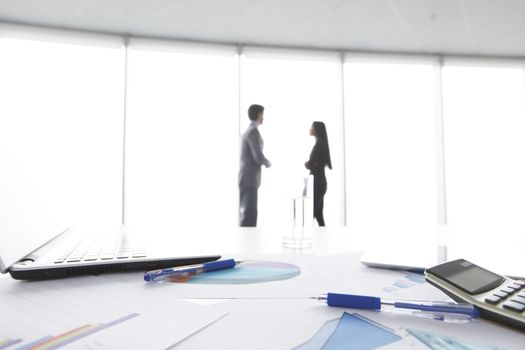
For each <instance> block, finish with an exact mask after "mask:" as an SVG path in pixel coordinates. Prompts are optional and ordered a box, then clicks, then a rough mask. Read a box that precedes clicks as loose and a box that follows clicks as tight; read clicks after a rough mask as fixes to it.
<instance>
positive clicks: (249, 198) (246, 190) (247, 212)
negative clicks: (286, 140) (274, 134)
mask: <svg viewBox="0 0 525 350" xmlns="http://www.w3.org/2000/svg"><path fill="white" fill-rule="evenodd" d="M248 117H249V118H250V120H251V123H250V126H248V129H246V131H245V132H244V134H243V136H242V144H241V168H240V171H239V192H240V225H241V226H248V227H249V226H252V227H255V226H257V191H258V189H259V186H260V185H261V166H263V165H264V166H265V167H267V168H269V167H270V166H271V163H270V161H269V160H268V159H266V157H265V156H264V154H263V147H264V142H263V139H262V137H261V134H260V133H259V129H258V127H259V125H261V124H262V123H263V120H264V107H263V106H261V105H251V106H250V108H248Z"/></svg>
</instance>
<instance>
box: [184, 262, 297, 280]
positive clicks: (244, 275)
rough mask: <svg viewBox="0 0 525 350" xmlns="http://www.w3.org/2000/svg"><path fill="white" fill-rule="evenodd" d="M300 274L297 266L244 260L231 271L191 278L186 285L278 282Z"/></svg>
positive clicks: (215, 272) (203, 274)
mask: <svg viewBox="0 0 525 350" xmlns="http://www.w3.org/2000/svg"><path fill="white" fill-rule="evenodd" d="M300 273H301V269H300V268H299V266H296V265H293V264H288V263H283V262H276V261H262V260H246V261H243V262H242V263H241V264H239V265H237V266H236V267H235V268H233V269H226V270H220V271H213V272H209V273H202V274H200V275H197V276H193V277H192V278H191V279H190V280H189V281H188V283H198V284H249V283H262V282H270V281H280V280H285V279H289V278H292V277H295V276H297V275H299V274H300Z"/></svg>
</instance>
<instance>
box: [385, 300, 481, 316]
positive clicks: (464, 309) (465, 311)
mask: <svg viewBox="0 0 525 350" xmlns="http://www.w3.org/2000/svg"><path fill="white" fill-rule="evenodd" d="M394 307H396V308H402V309H411V310H420V311H428V312H439V313H449V314H462V315H468V316H470V317H472V318H478V317H479V310H478V309H477V308H476V307H475V306H473V305H439V304H434V305H425V304H412V303H403V302H396V303H394Z"/></svg>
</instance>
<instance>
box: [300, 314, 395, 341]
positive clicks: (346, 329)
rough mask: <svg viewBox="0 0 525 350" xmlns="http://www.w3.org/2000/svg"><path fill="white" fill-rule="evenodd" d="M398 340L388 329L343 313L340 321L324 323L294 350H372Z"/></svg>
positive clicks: (362, 317) (363, 318)
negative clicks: (310, 337)
mask: <svg viewBox="0 0 525 350" xmlns="http://www.w3.org/2000/svg"><path fill="white" fill-rule="evenodd" d="M335 322H336V323H335ZM398 340H401V337H400V336H399V335H397V334H395V332H394V331H393V330H391V329H390V328H387V327H385V326H383V325H381V324H379V323H376V322H374V321H372V320H370V319H368V318H366V317H364V316H361V315H359V314H355V313H354V314H349V313H347V312H345V313H343V315H342V316H341V318H340V319H338V320H331V321H328V322H326V323H325V324H324V325H323V326H322V327H321V329H319V331H318V332H317V333H316V334H315V335H314V336H313V337H312V339H310V340H309V341H308V342H306V343H304V344H302V345H300V346H298V347H297V348H295V349H294V350H314V349H315V350H318V349H322V350H336V349H345V350H372V349H376V348H379V347H382V346H385V345H388V344H391V343H394V342H396V341H398Z"/></svg>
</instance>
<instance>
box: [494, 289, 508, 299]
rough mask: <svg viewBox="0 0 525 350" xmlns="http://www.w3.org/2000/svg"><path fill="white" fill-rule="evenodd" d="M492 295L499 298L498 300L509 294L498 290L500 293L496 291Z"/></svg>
mask: <svg viewBox="0 0 525 350" xmlns="http://www.w3.org/2000/svg"><path fill="white" fill-rule="evenodd" d="M494 295H495V296H497V297H500V298H506V297H507V296H508V295H509V293H505V292H503V291H501V290H500V291H497V292H496V293H494Z"/></svg>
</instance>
